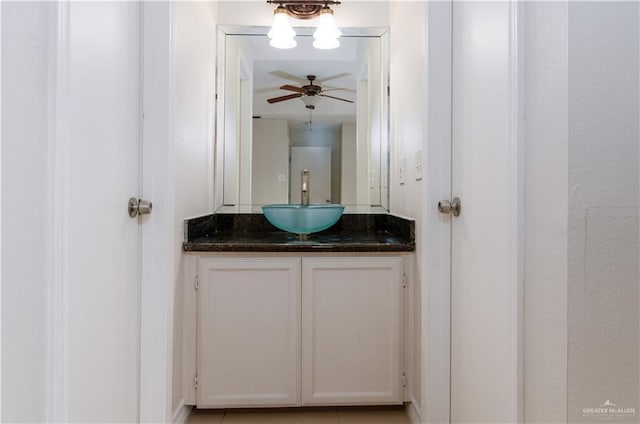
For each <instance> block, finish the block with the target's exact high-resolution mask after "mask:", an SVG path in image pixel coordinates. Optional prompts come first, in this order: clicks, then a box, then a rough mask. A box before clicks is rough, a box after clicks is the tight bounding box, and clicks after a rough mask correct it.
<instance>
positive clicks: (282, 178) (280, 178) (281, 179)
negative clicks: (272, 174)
mask: <svg viewBox="0 0 640 424" xmlns="http://www.w3.org/2000/svg"><path fill="white" fill-rule="evenodd" d="M285 181H287V175H286V174H278V182H279V183H284V182H285Z"/></svg>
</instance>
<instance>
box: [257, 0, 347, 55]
mask: <svg viewBox="0 0 640 424" xmlns="http://www.w3.org/2000/svg"><path fill="white" fill-rule="evenodd" d="M267 3H269V4H277V5H278V7H277V8H276V10H275V11H274V12H273V14H274V16H273V26H272V27H271V30H270V31H269V34H268V36H269V38H271V41H270V42H269V44H270V45H271V46H273V47H276V48H279V49H289V48H292V47H295V46H296V42H295V40H294V39H293V37H295V35H296V34H295V31H294V30H293V29H292V28H291V25H290V24H289V21H288V19H287V15H288V16H291V17H292V18H295V19H312V18H316V17H318V16H319V17H320V19H319V23H318V27H317V28H316V31H315V32H314V33H313V38H314V39H315V41H314V42H313V47H315V48H317V49H323V50H327V49H335V48H336V47H338V46H339V45H340V42H339V41H338V37H340V36H341V35H342V33H341V32H340V30H339V29H338V28H337V27H336V24H335V21H334V19H333V10H331V8H330V7H329V5H338V4H340V2H339V1H335V0H325V1H322V0H320V1H318V0H267Z"/></svg>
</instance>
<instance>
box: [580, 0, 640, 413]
mask: <svg viewBox="0 0 640 424" xmlns="http://www.w3.org/2000/svg"><path fill="white" fill-rule="evenodd" d="M638 6H639V5H638V3H637V2H629V3H614V2H593V3H591V2H575V3H570V4H569V37H568V48H569V79H568V81H569V83H568V86H569V90H568V107H569V162H568V164H569V237H568V243H569V244H568V251H569V267H568V278H569V279H568V299H569V303H568V327H569V328H568V329H569V332H568V334H569V340H568V342H569V343H568V418H569V421H570V422H598V421H603V420H604V421H612V420H613V419H614V418H615V417H614V416H613V415H612V414H602V413H601V412H597V411H595V412H594V411H591V410H589V409H588V408H599V407H601V406H602V405H603V404H604V403H605V402H606V401H610V403H614V404H617V405H618V406H619V407H623V408H635V409H636V413H635V414H634V415H629V414H627V415H624V414H623V416H622V417H620V420H621V421H622V422H638V412H639V411H638V407H639V405H638V376H639V371H640V370H639V363H640V356H639V354H638V347H639V342H640V340H639V338H638V336H639V331H638V324H639V318H640V317H639V315H638V299H639V294H640V293H639V291H638V254H639V250H638V207H639V184H638V183H639V181H638V178H639V177H638V176H639V167H638V159H639V157H638V129H639V128H638V120H639V101H640V98H639V96H638V80H639V69H638V55H639V38H638V37H639V32H638V18H639V11H638ZM585 408H586V409H585Z"/></svg>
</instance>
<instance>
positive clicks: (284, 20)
mask: <svg viewBox="0 0 640 424" xmlns="http://www.w3.org/2000/svg"><path fill="white" fill-rule="evenodd" d="M267 36H268V37H269V38H270V39H271V41H269V45H271V47H275V48H277V49H291V48H293V47H295V46H296V45H297V44H298V43H296V40H294V39H293V37H295V36H296V32H295V31H294V30H293V28H291V25H289V19H288V17H287V10H286V9H285V8H284V7H283V6H282V5H280V6H278V7H276V10H274V11H273V25H272V26H271V30H270V31H269V33H268V34H267Z"/></svg>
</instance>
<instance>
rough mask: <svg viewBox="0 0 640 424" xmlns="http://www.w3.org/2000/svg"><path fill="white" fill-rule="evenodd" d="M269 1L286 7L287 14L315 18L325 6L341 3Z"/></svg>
mask: <svg viewBox="0 0 640 424" xmlns="http://www.w3.org/2000/svg"><path fill="white" fill-rule="evenodd" d="M267 3H269V4H277V5H279V6H282V7H284V8H285V10H286V11H287V14H288V15H289V16H291V17H292V18H295V19H313V18H315V17H318V16H320V11H321V10H322V9H323V8H325V7H328V6H329V5H332V6H333V5H338V4H340V2H339V1H334V0H328V1H318V0H267Z"/></svg>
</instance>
